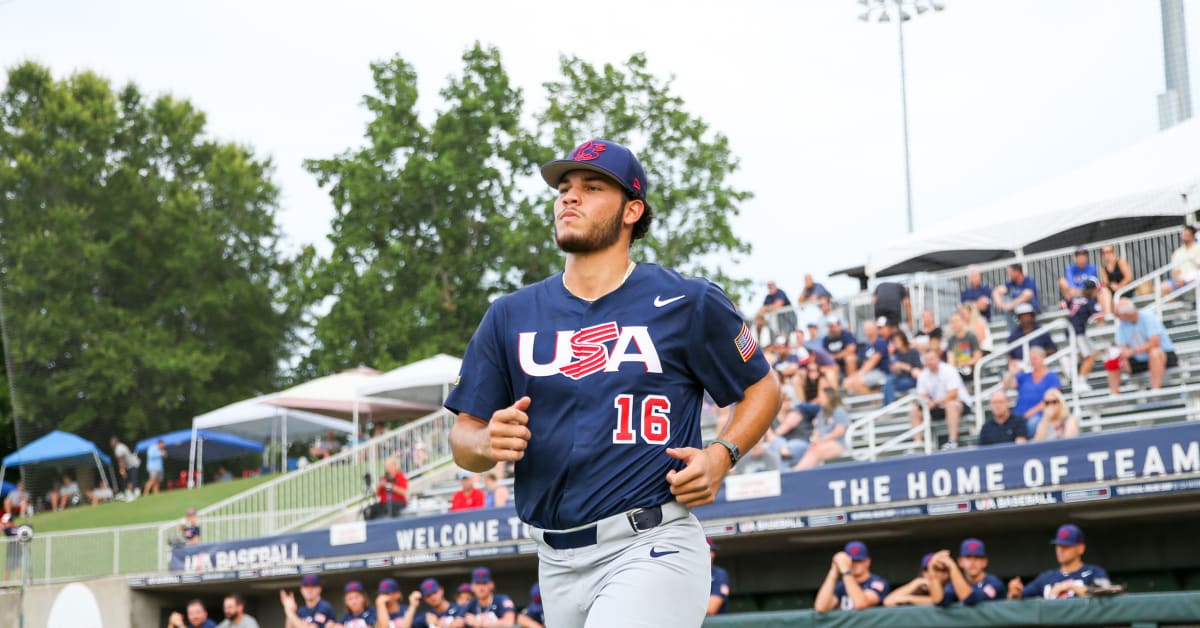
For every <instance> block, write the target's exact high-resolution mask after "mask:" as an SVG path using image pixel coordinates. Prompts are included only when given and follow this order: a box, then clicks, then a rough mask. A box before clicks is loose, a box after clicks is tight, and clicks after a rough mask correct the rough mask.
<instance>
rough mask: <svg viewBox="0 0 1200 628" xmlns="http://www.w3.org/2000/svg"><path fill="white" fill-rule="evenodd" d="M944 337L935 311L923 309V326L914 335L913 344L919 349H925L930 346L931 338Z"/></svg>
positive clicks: (938, 338)
mask: <svg viewBox="0 0 1200 628" xmlns="http://www.w3.org/2000/svg"><path fill="white" fill-rule="evenodd" d="M941 338H942V328H941V327H938V324H937V320H935V319H934V317H933V312H932V311H930V310H922V311H921V326H920V327H919V328H918V329H917V331H916V333H915V334H914V335H913V338H912V344H913V346H915V347H916V348H917V350H918V351H924V350H925V349H926V348H927V347H929V342H930V341H931V340H934V339H937V340H941Z"/></svg>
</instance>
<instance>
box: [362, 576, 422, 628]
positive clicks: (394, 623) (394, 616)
mask: <svg viewBox="0 0 1200 628" xmlns="http://www.w3.org/2000/svg"><path fill="white" fill-rule="evenodd" d="M402 595H403V594H402V593H400V583H398V582H396V580H395V579H394V578H384V579H383V580H380V581H379V595H377V596H375V623H374V624H371V628H375V627H376V626H381V627H384V628H411V626H412V625H413V619H415V618H416V615H417V607H418V606H420V605H421V592H420V591H413V592H412V593H410V594H408V604H401V603H400V598H401V596H402Z"/></svg>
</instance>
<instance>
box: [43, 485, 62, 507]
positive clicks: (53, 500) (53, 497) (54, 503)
mask: <svg viewBox="0 0 1200 628" xmlns="http://www.w3.org/2000/svg"><path fill="white" fill-rule="evenodd" d="M60 490H62V483H61V482H55V483H54V485H53V486H51V487H50V490H49V491H46V497H45V500H44V501H45V503H47V504H49V505H50V511H51V512H55V511H57V510H60V508H59V506H58V492H59V491H60Z"/></svg>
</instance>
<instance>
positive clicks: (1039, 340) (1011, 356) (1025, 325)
mask: <svg viewBox="0 0 1200 628" xmlns="http://www.w3.org/2000/svg"><path fill="white" fill-rule="evenodd" d="M1014 313H1015V314H1016V316H1017V327H1016V328H1014V329H1013V330H1012V331H1010V332H1009V334H1008V342H1009V344H1013V343H1015V342H1017V341H1019V340H1020V339H1021V338H1023V337H1025V336H1028V335H1030V334H1032V333H1034V332H1036V331H1038V330H1039V329H1041V328H1042V326H1041V325H1038V324H1037V315H1036V314H1035V313H1034V311H1033V306H1031V305H1029V304H1028V303H1022V304H1021V305H1018V306H1017V307H1016V309H1015V310H1014ZM1029 346H1031V347H1041V348H1042V349H1043V350H1044V351H1045V352H1046V355H1054V353H1055V352H1057V351H1058V345H1057V344H1055V343H1054V339H1053V338H1051V337H1050V334H1042V335H1040V336H1035V337H1033V338H1030V339H1029ZM1024 358H1025V350H1024V349H1023V348H1021V347H1019V346H1018V347H1013V348H1012V350H1011V351H1009V352H1008V361H1009V362H1014V361H1017V360H1023V359H1024Z"/></svg>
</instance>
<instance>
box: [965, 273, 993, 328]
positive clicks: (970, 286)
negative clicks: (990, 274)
mask: <svg viewBox="0 0 1200 628" xmlns="http://www.w3.org/2000/svg"><path fill="white" fill-rule="evenodd" d="M959 302H960V303H974V304H975V307H976V308H978V309H979V314H980V315H982V316H983V317H984V318H986V319H987V320H989V321H990V320H992V287H991V286H989V285H987V284H986V283H983V273H981V272H979V268H978V267H976V266H972V267H970V268H968V269H967V287H966V288H963V291H962V295H960V296H959Z"/></svg>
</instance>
